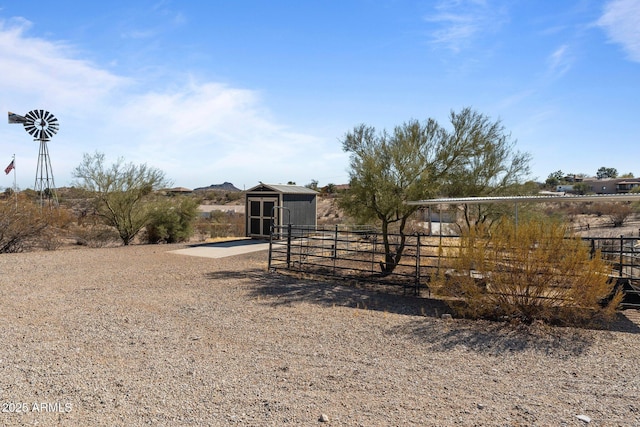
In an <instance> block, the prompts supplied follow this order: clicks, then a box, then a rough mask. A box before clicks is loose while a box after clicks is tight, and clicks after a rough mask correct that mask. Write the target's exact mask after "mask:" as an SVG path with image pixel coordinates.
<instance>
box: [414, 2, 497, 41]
mask: <svg viewBox="0 0 640 427" xmlns="http://www.w3.org/2000/svg"><path fill="white" fill-rule="evenodd" d="M435 9H436V13H435V14H433V15H429V16H426V17H425V18H424V19H425V21H427V22H430V23H433V24H435V25H436V26H437V27H438V28H437V29H435V30H434V31H433V32H432V39H433V40H432V41H433V43H434V44H436V45H440V46H444V47H446V48H448V49H450V50H452V51H453V52H455V53H457V52H459V51H461V50H463V49H464V48H466V47H467V46H468V45H469V44H470V43H472V42H473V41H474V39H476V38H478V37H481V36H482V35H484V34H485V33H487V32H494V31H496V30H497V28H498V27H499V26H500V25H501V24H502V23H504V22H505V20H506V17H505V13H504V11H503V10H501V9H496V8H494V7H492V6H491V5H489V4H488V3H487V2H486V1H483V0H456V1H441V2H440V3H438V4H437V5H436V6H435Z"/></svg>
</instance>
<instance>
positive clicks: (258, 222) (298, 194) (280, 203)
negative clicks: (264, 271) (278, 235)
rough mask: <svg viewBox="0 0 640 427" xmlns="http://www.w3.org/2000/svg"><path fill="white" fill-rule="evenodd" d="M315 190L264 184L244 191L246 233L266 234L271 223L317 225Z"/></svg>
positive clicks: (254, 234)
mask: <svg viewBox="0 0 640 427" xmlns="http://www.w3.org/2000/svg"><path fill="white" fill-rule="evenodd" d="M317 196H318V192H317V191H315V190H312V189H310V188H307V187H302V186H299V185H282V184H277V185H276V184H263V183H260V184H259V185H256V186H255V187H253V188H250V189H248V190H247V191H246V193H245V213H246V223H245V227H246V228H245V230H246V236H247V237H254V238H267V237H269V235H270V231H271V220H272V217H273V219H274V224H276V225H279V226H285V225H287V224H295V225H308V226H314V227H315V226H316V225H317V223H318V222H317V218H318V214H317Z"/></svg>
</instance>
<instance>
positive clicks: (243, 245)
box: [170, 239, 269, 258]
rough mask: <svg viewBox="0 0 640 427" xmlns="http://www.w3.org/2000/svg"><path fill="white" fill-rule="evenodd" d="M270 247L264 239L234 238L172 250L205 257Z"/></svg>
mask: <svg viewBox="0 0 640 427" xmlns="http://www.w3.org/2000/svg"><path fill="white" fill-rule="evenodd" d="M268 249H269V242H266V241H264V240H253V239H244V240H233V241H230V242H219V243H204V244H201V245H193V246H192V247H189V248H184V249H177V250H175V251H170V252H171V253H174V254H178V255H190V256H199V257H204V258H224V257H228V256H234V255H242V254H246V253H249V252H259V251H266V250H268Z"/></svg>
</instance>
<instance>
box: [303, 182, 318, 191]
mask: <svg viewBox="0 0 640 427" xmlns="http://www.w3.org/2000/svg"><path fill="white" fill-rule="evenodd" d="M305 187H307V188H310V189H312V190H314V191H318V180H316V179H312V180H311V182H310V183H308V184H305Z"/></svg>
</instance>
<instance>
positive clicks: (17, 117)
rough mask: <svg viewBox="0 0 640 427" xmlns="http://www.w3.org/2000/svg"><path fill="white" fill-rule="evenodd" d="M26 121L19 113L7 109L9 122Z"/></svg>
mask: <svg viewBox="0 0 640 427" xmlns="http://www.w3.org/2000/svg"><path fill="white" fill-rule="evenodd" d="M26 121H27V119H26V118H25V117H22V116H21V115H19V114H16V113H12V112H11V111H9V124H15V123H20V124H23V123H24V122H26Z"/></svg>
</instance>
